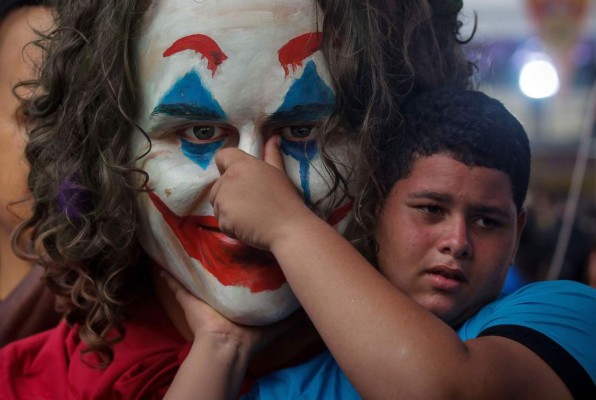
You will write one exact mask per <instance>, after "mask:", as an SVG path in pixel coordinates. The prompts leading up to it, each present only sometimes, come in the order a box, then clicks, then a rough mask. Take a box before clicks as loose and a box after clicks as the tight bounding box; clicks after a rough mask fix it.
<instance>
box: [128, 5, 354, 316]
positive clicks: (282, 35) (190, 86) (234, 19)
mask: <svg viewBox="0 0 596 400" xmlns="http://www.w3.org/2000/svg"><path fill="white" fill-rule="evenodd" d="M144 18H145V20H144V21H143V22H144V25H143V29H142V32H141V36H140V39H139V41H138V43H137V44H136V54H137V60H138V65H139V74H140V76H139V79H140V84H141V90H142V100H143V104H142V107H141V114H140V115H141V116H140V124H141V126H142V127H143V128H144V129H145V130H146V132H147V133H148V134H149V136H150V138H151V143H152V147H151V150H150V151H149V153H148V154H147V155H146V156H145V157H143V158H141V159H140V160H139V161H138V162H137V166H138V167H140V168H142V169H143V170H145V171H146V172H147V173H148V174H149V183H148V185H147V188H148V189H149V192H148V193H143V194H141V195H140V200H139V201H140V209H141V217H142V220H143V229H142V232H141V239H142V243H143V246H144V248H145V250H146V251H147V252H148V253H149V255H150V256H151V257H152V258H153V259H154V260H155V261H157V262H158V263H159V264H160V265H162V266H163V267H164V268H166V269H167V270H169V271H170V272H171V273H172V274H173V275H174V276H176V277H177V278H178V279H179V280H180V281H181V282H182V283H183V284H184V285H185V286H186V287H187V288H188V289H189V290H190V291H191V292H192V293H194V294H195V295H196V296H198V297H200V298H201V299H203V300H204V301H206V302H207V303H209V304H210V305H211V306H213V307H214V308H215V309H217V310H218V311H219V312H221V313H222V314H223V315H225V316H226V317H228V318H230V319H232V320H234V321H236V322H239V323H243V324H250V325H262V324H269V323H272V322H275V321H278V320H280V319H282V318H284V317H286V316H287V315H288V314H290V313H291V312H292V311H294V310H296V309H297V308H298V306H299V305H298V302H297V300H296V298H295V297H294V295H293V293H292V292H291V290H290V288H289V286H288V285H287V283H286V281H285V278H284V276H283V274H282V273H281V270H280V269H279V266H278V265H277V264H276V263H275V260H274V259H273V258H272V256H271V255H270V254H269V253H266V252H262V251H259V250H256V249H253V248H251V247H248V246H246V245H245V244H243V243H241V242H238V241H236V240H233V239H230V238H229V237H227V236H225V235H223V234H222V233H221V232H219V231H218V230H217V227H218V225H217V221H216V220H215V219H214V218H213V210H212V208H211V205H210V204H209V200H208V197H209V191H210V189H211V187H212V185H213V183H214V181H215V180H216V179H217V178H218V177H219V173H218V171H217V168H216V166H215V164H214V161H213V156H214V154H215V152H216V151H217V150H218V149H220V148H222V147H229V146H236V147H238V148H240V149H242V150H244V151H246V152H247V153H250V154H252V155H254V156H256V157H261V152H262V148H263V144H264V142H265V141H266V139H267V138H268V137H270V136H271V135H274V134H281V136H282V146H281V147H282V151H283V154H284V161H285V164H286V169H287V171H288V175H289V176H290V177H291V179H292V180H293V181H294V182H295V183H296V185H297V186H298V187H299V188H300V189H301V190H302V191H303V193H304V196H305V201H306V202H307V203H314V202H315V201H317V200H318V199H320V198H321V197H322V196H324V195H325V194H326V192H327V190H328V188H329V182H330V178H329V176H328V175H327V174H325V173H322V172H321V171H323V169H322V168H321V164H322V162H321V160H320V157H319V155H318V152H317V149H316V145H315V143H314V142H313V141H309V140H308V139H309V137H310V136H311V133H312V131H313V130H314V126H315V125H316V123H317V122H318V121H320V120H321V119H323V118H324V117H325V116H326V115H328V114H329V113H330V112H331V109H332V107H333V104H334V102H335V97H334V94H333V90H332V89H331V86H330V80H329V76H328V71H327V68H326V66H325V61H324V59H323V55H322V54H321V52H320V51H319V44H320V38H321V35H320V33H318V32H317V24H316V3H315V1H314V0H275V1H274V0H203V1H200V2H197V1H193V0H167V1H166V0H156V1H154V4H153V8H152V9H151V10H150V11H149V12H148V14H146V15H145V17H144ZM339 146H340V147H342V149H340V150H341V154H345V152H344V151H343V150H345V148H344V145H339ZM147 150H148V146H147V140H146V139H145V138H144V137H143V135H142V134H141V133H140V132H138V131H137V132H134V135H133V151H134V155H135V156H139V155H141V154H143V153H144V152H146V151H147ZM348 208H349V207H342V208H340V209H338V210H336V212H335V213H334V215H333V222H332V223H333V224H336V223H337V222H338V221H342V222H345V221H346V219H345V217H346V214H347V211H346V209H348Z"/></svg>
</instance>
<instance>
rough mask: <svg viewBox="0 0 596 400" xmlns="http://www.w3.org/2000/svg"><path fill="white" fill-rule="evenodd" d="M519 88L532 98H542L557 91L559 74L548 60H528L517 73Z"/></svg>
mask: <svg viewBox="0 0 596 400" xmlns="http://www.w3.org/2000/svg"><path fill="white" fill-rule="evenodd" d="M519 88H520V89H521V91H522V93H523V94H525V95H526V96H528V97H530V98H532V99H544V98H546V97H550V96H553V95H555V94H556V93H557V92H558V91H559V75H558V74H557V70H556V68H555V67H554V66H553V65H552V64H551V63H550V62H549V61H546V60H532V61H528V62H527V63H526V64H524V66H523V67H522V68H521V71H520V73H519Z"/></svg>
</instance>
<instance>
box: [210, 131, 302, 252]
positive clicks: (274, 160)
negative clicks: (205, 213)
mask: <svg viewBox="0 0 596 400" xmlns="http://www.w3.org/2000/svg"><path fill="white" fill-rule="evenodd" d="M264 161H265V162H263V161H261V160H259V159H257V158H255V157H252V156H250V155H248V154H246V153H245V152H243V151H241V150H238V149H233V148H228V149H223V150H220V151H219V152H218V153H217V154H216V155H215V163H216V164H217V167H218V169H219V172H220V174H221V178H220V179H219V180H218V181H217V182H216V183H215V185H214V186H213V188H212V189H211V194H210V201H211V204H212V205H213V209H214V214H215V217H216V218H217V219H218V221H219V227H220V229H221V231H222V232H224V233H225V234H227V235H230V236H232V237H236V238H238V239H239V240H241V241H243V242H245V243H247V244H249V245H251V246H253V247H256V248H260V249H263V250H270V249H271V247H272V244H273V241H274V240H276V239H278V238H280V237H281V236H282V235H283V232H284V229H288V227H291V226H292V225H293V223H292V222H291V221H299V220H300V219H301V218H303V217H304V216H305V215H308V214H311V212H310V210H309V209H308V208H307V207H306V206H305V204H304V200H303V199H302V197H301V196H300V192H299V191H298V189H297V188H296V187H295V186H294V184H293V183H292V182H291V181H290V179H289V178H288V177H287V176H286V174H285V170H284V164H283V157H282V155H281V153H280V150H279V136H274V137H272V138H270V139H269V140H268V141H267V143H266V144H265V149H264Z"/></svg>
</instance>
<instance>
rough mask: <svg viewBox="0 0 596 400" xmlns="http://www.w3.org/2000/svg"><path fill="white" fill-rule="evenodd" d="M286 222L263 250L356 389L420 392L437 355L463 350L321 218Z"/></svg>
mask: <svg viewBox="0 0 596 400" xmlns="http://www.w3.org/2000/svg"><path fill="white" fill-rule="evenodd" d="M287 226H288V228H287V230H285V231H284V232H283V234H281V235H279V236H278V239H277V240H276V241H275V242H274V243H273V244H272V247H271V251H272V252H273V254H274V255H275V257H276V258H277V260H278V262H279V263H280V265H281V267H282V269H283V271H284V274H285V276H286V278H287V280H288V283H289V284H290V286H291V287H292V289H293V291H294V293H295V294H296V296H297V297H298V299H299V301H300V303H301V304H302V306H303V307H304V309H305V311H306V312H307V313H308V314H309V316H310V318H311V319H312V321H313V323H314V324H315V326H316V328H317V330H318V331H319V333H320V334H321V337H322V338H323V340H324V341H325V342H326V344H327V346H328V347H329V348H330V350H331V352H332V353H333V355H334V357H335V358H336V360H337V361H338V363H339V364H340V366H341V367H342V369H343V370H344V372H346V374H347V375H348V377H349V378H350V380H351V381H352V382H353V383H354V385H355V386H356V387H357V388H358V390H359V391H361V393H362V394H363V395H368V396H371V397H374V398H379V396H381V397H383V396H386V395H387V393H394V394H395V393H397V392H395V391H394V388H395V387H398V388H401V389H405V390H404V392H403V393H404V395H408V394H409V395H411V394H413V393H416V394H417V395H420V394H421V393H428V392H425V390H429V389H431V386H428V382H434V383H435V384H438V383H439V382H440V379H436V378H437V376H441V375H444V374H443V373H444V371H445V368H444V367H443V364H442V362H444V361H445V360H449V361H457V360H458V358H461V357H464V356H465V354H466V349H465V346H464V345H463V343H462V342H461V341H460V340H459V338H458V337H457V335H455V333H454V332H453V331H452V330H451V328H449V327H448V326H447V325H446V324H444V323H442V322H441V321H440V320H439V319H437V318H436V317H435V316H433V315H432V314H430V313H429V312H427V311H426V310H424V309H423V308H422V307H420V306H418V305H417V304H416V303H415V302H413V301H412V300H411V299H410V298H409V297H408V296H407V295H405V294H404V293H402V292H401V291H399V290H398V289H397V288H395V287H394V286H393V285H392V284H391V283H390V282H389V281H388V280H387V279H385V278H384V277H383V276H382V275H381V274H380V273H379V272H378V271H376V270H375V269H374V268H373V267H372V266H371V265H370V264H369V263H368V262H367V261H366V260H365V259H364V258H363V257H362V256H361V255H360V254H359V253H358V252H357V251H356V250H355V249H354V248H353V247H352V245H351V244H350V243H349V242H347V241H346V240H345V239H344V238H343V237H341V235H339V234H338V233H337V232H336V231H335V230H334V229H333V228H332V227H330V226H329V225H327V224H326V223H325V222H324V221H322V220H320V219H319V218H317V217H316V216H315V215H314V214H312V215H311V216H310V217H307V216H304V217H302V218H300V219H295V220H293V221H292V223H291V224H287ZM439 345H440V346H441V348H442V349H446V350H447V351H443V352H442V353H443V355H444V356H445V358H443V357H441V354H440V353H441V352H439V351H437V347H438V346H439ZM454 356H457V357H454ZM429 360H434V361H433V362H432V363H429ZM363 365H365V366H366V368H363ZM422 370H424V371H425V372H424V373H425V376H424V378H422V377H421V376H420V373H421V372H420V371H422ZM443 377H444V376H443ZM389 383H395V385H391V384H389ZM424 385H427V387H424ZM416 386H419V387H416ZM408 388H409V389H410V390H408ZM438 389H439V388H438V387H434V388H433V390H438ZM433 393H434V394H435V395H436V394H437V393H441V391H434V392H433ZM368 396H365V397H368Z"/></svg>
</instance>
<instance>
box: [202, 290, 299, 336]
mask: <svg viewBox="0 0 596 400" xmlns="http://www.w3.org/2000/svg"><path fill="white" fill-rule="evenodd" d="M198 295H199V297H201V298H202V299H203V300H204V301H205V302H206V303H208V304H209V305H210V306H211V307H213V308H214V309H215V310H217V311H218V312H219V313H220V314H222V315H223V316H224V317H226V318H227V319H229V320H231V321H234V322H236V323H238V324H242V325H249V326H263V325H269V324H273V323H275V322H278V321H281V320H282V319H284V318H286V317H288V316H289V315H290V314H292V313H293V312H294V311H296V310H297V309H298V308H300V304H299V303H298V300H297V299H296V297H295V296H294V293H293V292H292V291H291V289H290V287H289V285H288V284H287V283H286V284H284V285H283V286H282V287H280V288H279V289H276V290H267V291H263V292H259V293H254V292H251V291H250V290H248V289H247V288H243V287H234V286H219V287H218V288H212V290H210V291H209V293H206V295H205V296H201V294H198Z"/></svg>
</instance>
